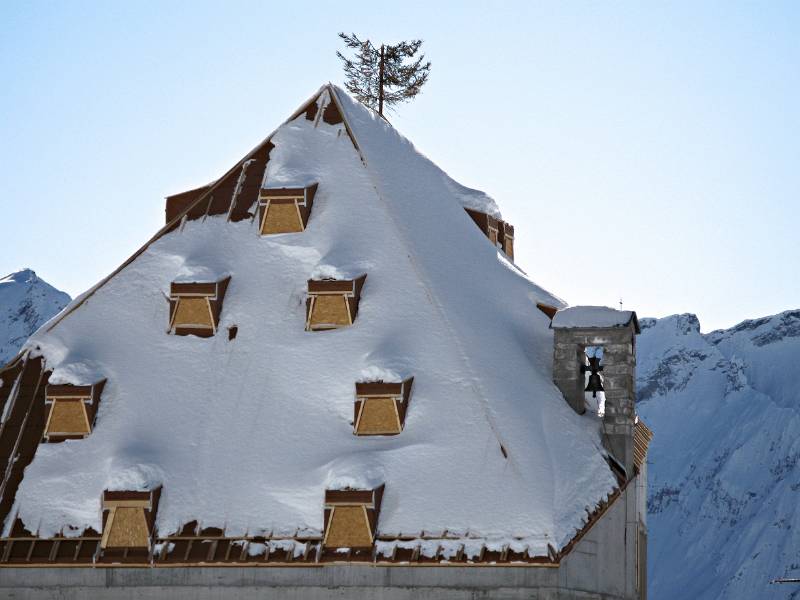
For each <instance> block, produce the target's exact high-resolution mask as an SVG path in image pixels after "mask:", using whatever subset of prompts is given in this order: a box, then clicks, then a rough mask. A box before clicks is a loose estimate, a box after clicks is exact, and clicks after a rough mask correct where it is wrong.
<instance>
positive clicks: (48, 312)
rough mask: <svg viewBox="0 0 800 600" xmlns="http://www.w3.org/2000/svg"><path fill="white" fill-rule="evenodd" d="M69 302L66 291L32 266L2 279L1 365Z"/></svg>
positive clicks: (0, 283) (0, 290)
mask: <svg viewBox="0 0 800 600" xmlns="http://www.w3.org/2000/svg"><path fill="white" fill-rule="evenodd" d="M69 301H70V297H69V296H68V295H67V294H65V293H64V292H61V291H59V290H57V289H56V288H54V287H53V286H51V285H50V284H49V283H47V282H46V281H43V280H42V279H40V278H39V277H38V276H37V275H36V272H35V271H33V270H32V269H21V270H20V271H16V272H14V273H11V274H10V275H6V276H5V277H3V278H2V279H0V364H4V363H6V362H7V361H9V360H11V358H13V357H14V355H15V354H16V353H17V351H18V350H19V349H20V347H21V346H22V344H23V342H25V340H26V339H27V338H28V337H29V336H30V335H31V334H33V332H34V331H36V330H37V329H39V327H41V326H42V325H43V324H44V323H45V322H46V321H48V320H49V319H50V318H51V317H52V316H53V315H55V314H56V313H58V312H59V311H60V310H61V309H63V308H64V307H65V306H66V305H67V304H68V303H69Z"/></svg>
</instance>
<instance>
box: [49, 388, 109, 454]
mask: <svg viewBox="0 0 800 600" xmlns="http://www.w3.org/2000/svg"><path fill="white" fill-rule="evenodd" d="M104 385H105V380H102V381H99V382H97V383H95V384H92V385H66V384H65V385H55V384H54V385H48V386H47V388H46V389H45V407H46V408H47V421H46V423H45V428H44V436H43V439H44V441H45V442H61V441H64V440H68V439H81V438H84V437H86V436H88V435H89V434H90V433H91V432H92V428H93V427H94V421H95V416H96V415H97V407H98V405H99V404H100V396H101V393H102V391H103V386H104Z"/></svg>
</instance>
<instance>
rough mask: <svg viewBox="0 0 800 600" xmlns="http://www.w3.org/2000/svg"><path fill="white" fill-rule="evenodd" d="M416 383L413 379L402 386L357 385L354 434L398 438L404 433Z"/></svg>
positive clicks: (384, 384) (382, 383)
mask: <svg viewBox="0 0 800 600" xmlns="http://www.w3.org/2000/svg"><path fill="white" fill-rule="evenodd" d="M413 381H414V378H413V377H410V378H409V379H406V380H405V381H403V382H400V383H384V382H382V381H377V382H369V383H356V401H355V406H354V415H353V433H354V434H355V435H397V434H398V433H400V432H401V431H403V427H404V426H405V421H406V411H407V410H408V402H409V400H410V399H411V384H412V383H413Z"/></svg>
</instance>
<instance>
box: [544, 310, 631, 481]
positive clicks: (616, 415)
mask: <svg viewBox="0 0 800 600" xmlns="http://www.w3.org/2000/svg"><path fill="white" fill-rule="evenodd" d="M636 333H637V330H636V321H635V318H634V319H632V320H631V322H630V323H629V324H627V325H625V326H617V327H582V328H569V327H559V328H556V329H554V340H553V342H554V349H553V381H554V382H555V384H556V385H557V386H558V389H560V390H561V393H562V394H564V398H565V399H566V401H567V402H568V403H569V405H570V406H571V407H572V409H573V410H574V411H575V412H577V413H578V414H583V413H584V412H585V411H586V406H585V400H584V388H585V384H584V374H583V373H581V366H582V365H584V364H585V351H586V348H587V347H589V346H602V347H603V359H602V361H601V365H602V366H603V371H602V375H603V388H604V390H605V397H606V403H605V415H604V417H603V423H602V427H603V434H604V444H605V446H606V449H607V450H608V451H609V453H611V455H612V456H614V458H616V459H617V460H618V461H619V462H620V464H622V465H623V466H624V467H625V471H626V473H627V475H628V477H632V476H633V467H634V465H633V424H634V419H635V416H636V415H635V402H636V386H635V381H636Z"/></svg>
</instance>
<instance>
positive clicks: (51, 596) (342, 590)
mask: <svg viewBox="0 0 800 600" xmlns="http://www.w3.org/2000/svg"><path fill="white" fill-rule="evenodd" d="M636 483H638V482H632V483H631V485H629V486H628V488H627V490H626V492H625V493H624V494H623V495H622V496H621V497H620V498H618V499H617V501H616V502H615V503H614V504H613V505H612V507H611V508H609V509H608V511H606V513H605V514H604V515H603V517H602V518H601V519H600V520H599V521H598V522H597V523H596V524H595V526H594V527H592V529H591V530H589V532H588V533H587V534H586V535H585V536H584V537H583V539H582V540H581V541H580V542H579V543H578V544H577V545H576V546H575V548H574V549H573V550H572V552H571V553H570V554H569V555H567V556H566V557H565V558H564V560H563V561H562V563H561V566H560V567H558V568H552V567H551V568H547V567H523V566H521V567H508V566H502V567H499V566H498V567H495V566H474V567H462V566H452V567H451V566H437V567H427V566H418V567H406V566H391V567H389V566H371V565H326V566H319V567H307V566H303V567H250V568H239V567H227V568H225V567H208V568H197V567H195V568H156V569H152V568H138V569H135V568H97V569H92V568H61V569H58V568H3V569H0V598H15V599H18V600H44V599H47V600H56V599H57V600H79V599H83V598H92V599H98V600H100V599H102V600H105V599H109V600H134V599H135V600H148V599H152V598H169V599H170V600H190V599H191V600H194V599H200V600H205V599H208V600H227V599H233V598H235V599H237V600H250V599H254V600H255V599H256V598H257V599H259V600H270V599H273V598H275V599H278V598H279V599H281V600H317V599H322V598H342V599H347V600H362V599H363V600H367V599H370V600H378V599H379V600H412V599H413V600H428V599H430V600H451V599H453V600H455V599H470V600H477V599H484V598H487V599H488V598H498V599H503V600H516V599H520V600H521V599H525V600H589V599H591V600H634V599H637V598H639V595H638V593H637V591H636V589H635V568H636V565H635V559H636V556H635V552H636V550H635V549H636V543H635V535H636V526H637V524H638V513H639V512H640V507H639V506H638V500H637V499H638V497H639V494H638V493H637V490H636V488H637V485H636Z"/></svg>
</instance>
